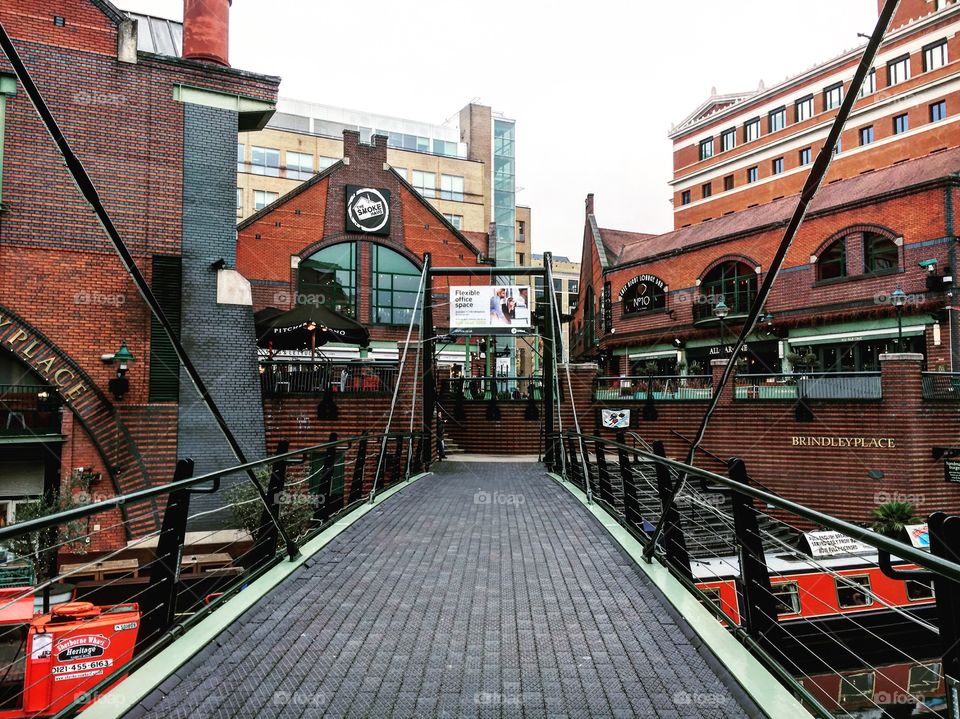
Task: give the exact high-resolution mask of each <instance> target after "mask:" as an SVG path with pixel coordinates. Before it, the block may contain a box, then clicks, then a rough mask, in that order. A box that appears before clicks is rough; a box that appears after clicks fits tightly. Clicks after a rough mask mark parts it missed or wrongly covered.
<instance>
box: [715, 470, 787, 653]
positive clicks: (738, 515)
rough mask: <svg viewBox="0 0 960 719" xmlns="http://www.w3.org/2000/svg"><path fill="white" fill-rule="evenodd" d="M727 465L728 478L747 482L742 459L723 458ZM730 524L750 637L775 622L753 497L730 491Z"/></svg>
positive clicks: (768, 574)
mask: <svg viewBox="0 0 960 719" xmlns="http://www.w3.org/2000/svg"><path fill="white" fill-rule="evenodd" d="M727 467H728V474H729V476H730V479H732V480H734V481H735V482H739V483H740V484H747V485H749V484H750V476H749V475H748V474H747V468H746V466H745V465H744V463H743V460H742V459H738V458H736V457H734V458H733V459H731V460H729V461H728V462H727ZM733 526H734V531H735V532H736V535H737V552H738V555H739V558H740V576H741V578H742V582H743V596H744V600H745V604H746V608H745V609H746V611H745V612H744V618H745V619H746V622H745V624H746V629H747V632H749V634H750V636H752V637H753V638H754V639H760V638H761V637H763V636H766V635H767V634H768V633H769V632H770V630H771V629H773V628H775V627H776V626H777V619H776V617H777V603H776V600H775V599H774V596H773V593H772V591H771V589H770V572H769V570H768V569H767V560H766V557H765V556H764V553H763V539H762V538H761V536H760V528H759V526H758V522H757V510H756V508H755V507H754V506H753V498H752V497H748V496H746V495H744V494H741V493H740V492H737V491H736V490H734V492H733ZM768 638H769V637H768Z"/></svg>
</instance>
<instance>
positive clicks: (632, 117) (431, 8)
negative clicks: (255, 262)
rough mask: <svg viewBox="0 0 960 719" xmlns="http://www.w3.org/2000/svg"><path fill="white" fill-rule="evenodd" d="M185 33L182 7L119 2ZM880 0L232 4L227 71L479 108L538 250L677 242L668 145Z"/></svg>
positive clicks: (437, 116) (404, 102) (862, 19)
mask: <svg viewBox="0 0 960 719" xmlns="http://www.w3.org/2000/svg"><path fill="white" fill-rule="evenodd" d="M115 1H116V2H117V4H118V5H119V6H120V7H122V8H124V9H128V10H134V11H139V12H147V13H151V14H155V15H161V16H164V17H171V18H174V19H177V20H179V19H181V18H182V3H181V2H180V1H179V0H115ZM876 15H877V2H876V0H774V1H771V0H687V1H686V2H653V1H652V0H630V1H628V0H617V1H614V0H593V2H589V3H555V2H543V1H542V0H541V1H539V2H537V1H531V0H526V1H525V2H518V1H517V0H512V1H510V2H508V1H506V0H485V1H484V2H471V3H466V2H459V1H458V0H443V1H441V0H417V1H416V2H413V1H411V0H407V1H405V2H404V1H400V2H398V1H397V0H389V1H387V0H368V1H367V2H364V3H362V4H357V3H343V2H326V1H321V2H315V1H314V0H270V1H269V2H267V1H265V0H256V2H254V1H253V0H234V3H233V10H232V13H231V18H232V25H231V37H230V53H231V63H232V64H233V65H234V66H235V67H238V68H242V69H244V70H254V71H259V72H264V73H270V74H275V75H279V76H281V77H282V78H283V84H282V85H281V88H280V92H281V94H282V95H283V96H285V97H294V98H299V99H304V100H310V101H315V102H321V103H325V104H328V105H337V106H343V107H348V108H352V109H358V110H367V111H370V112H377V113H382V114H387V115H395V116H399V117H407V118H411V119H416V120H423V121H426V122H434V123H442V122H443V121H444V120H445V119H447V118H450V117H452V116H454V115H455V114H456V113H457V112H458V111H459V109H460V108H461V107H462V106H463V105H465V104H466V103H468V102H470V101H471V100H478V101H479V102H482V103H484V104H487V105H490V106H492V107H493V108H494V109H495V110H498V111H501V112H503V113H504V114H505V115H506V116H508V117H512V118H514V119H515V120H516V121H517V154H518V158H517V184H518V186H519V187H522V188H523V189H522V191H521V192H519V193H518V195H517V202H518V204H524V205H530V206H531V207H532V208H533V231H532V235H533V244H534V250H535V251H538V252H540V251H543V250H551V251H553V252H554V253H556V254H560V255H570V256H571V257H572V258H573V259H576V260H578V259H579V255H580V243H581V239H582V234H583V200H584V197H585V196H586V194H587V193H588V192H593V193H595V194H596V212H597V217H598V220H599V222H600V225H601V226H602V227H613V228H617V229H625V230H635V231H640V232H663V231H666V230H669V229H672V221H671V206H670V202H669V199H670V196H671V194H670V189H669V187H668V186H667V184H666V183H667V181H668V180H669V179H670V174H671V161H672V159H671V143H670V141H669V140H668V139H667V133H668V132H669V130H670V127H671V125H672V124H674V123H679V122H680V121H681V120H683V118H684V117H686V116H687V115H688V114H689V113H690V112H692V111H693V110H694V109H695V108H696V107H697V106H698V105H699V104H700V103H701V102H703V101H704V100H706V99H707V97H708V96H709V94H710V91H711V87H716V88H717V91H718V92H719V93H728V92H738V91H745V90H751V89H755V88H756V87H757V85H758V83H759V82H760V81H761V80H763V81H764V82H765V83H766V84H767V86H768V87H769V86H770V85H772V84H775V83H777V82H779V81H781V80H783V79H784V78H785V77H787V76H789V75H795V74H797V73H800V72H802V71H804V70H805V69H807V68H809V67H810V66H811V65H814V64H817V63H820V62H823V61H824V60H827V59H829V58H831V57H833V56H835V55H838V54H840V53H842V52H843V51H844V50H847V49H850V48H853V47H857V46H859V45H862V44H863V43H864V40H862V39H861V38H858V37H857V33H858V32H863V33H870V32H871V31H872V30H873V26H874V24H875V22H876Z"/></svg>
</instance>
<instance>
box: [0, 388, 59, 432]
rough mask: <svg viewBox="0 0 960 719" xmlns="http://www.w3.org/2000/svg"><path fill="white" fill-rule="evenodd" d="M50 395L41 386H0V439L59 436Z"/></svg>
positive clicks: (54, 401)
mask: <svg viewBox="0 0 960 719" xmlns="http://www.w3.org/2000/svg"><path fill="white" fill-rule="evenodd" d="M59 429H60V413H59V411H58V407H57V402H56V399H55V396H54V393H53V391H52V390H51V388H50V387H47V386H44V385H0V436H2V435H22V434H53V433H56V432H59Z"/></svg>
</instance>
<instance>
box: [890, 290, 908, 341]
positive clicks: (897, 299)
mask: <svg viewBox="0 0 960 719" xmlns="http://www.w3.org/2000/svg"><path fill="white" fill-rule="evenodd" d="M890 301H891V302H893V306H894V307H895V308H896V310H897V350H898V351H899V352H903V306H904V305H905V304H907V296H906V294H904V292H903V290H902V289H900V288H899V287H897V289H895V290H894V291H893V292H892V293H891V294H890Z"/></svg>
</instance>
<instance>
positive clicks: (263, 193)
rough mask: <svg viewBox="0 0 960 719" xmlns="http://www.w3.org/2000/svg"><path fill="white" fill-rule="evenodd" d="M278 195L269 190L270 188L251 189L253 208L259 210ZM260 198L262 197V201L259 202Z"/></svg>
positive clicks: (271, 202)
mask: <svg viewBox="0 0 960 719" xmlns="http://www.w3.org/2000/svg"><path fill="white" fill-rule="evenodd" d="M279 197H280V194H279V193H277V192H271V191H270V190H254V191H253V209H254V210H256V211H257V212H259V211H260V210H262V209H263V208H264V207H267V206H268V205H272V204H273V203H274V202H276V201H277V200H278V199H279ZM260 199H263V200H264V202H263V204H261V203H260V202H259V200H260Z"/></svg>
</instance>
